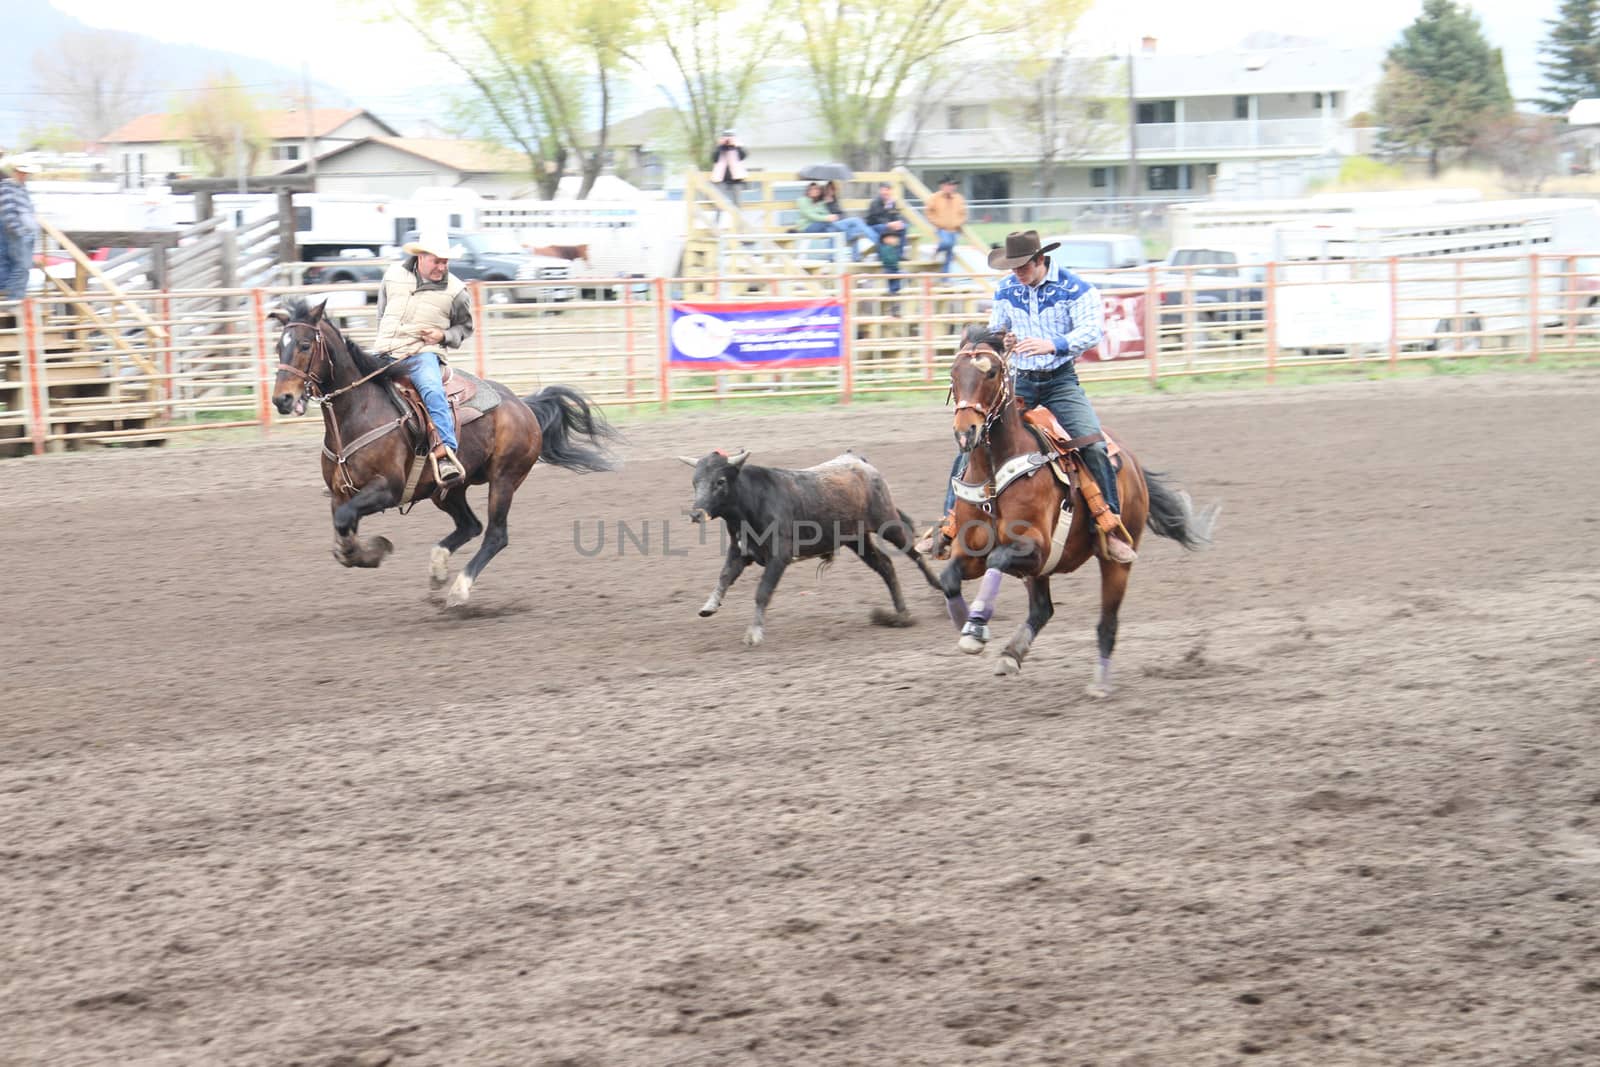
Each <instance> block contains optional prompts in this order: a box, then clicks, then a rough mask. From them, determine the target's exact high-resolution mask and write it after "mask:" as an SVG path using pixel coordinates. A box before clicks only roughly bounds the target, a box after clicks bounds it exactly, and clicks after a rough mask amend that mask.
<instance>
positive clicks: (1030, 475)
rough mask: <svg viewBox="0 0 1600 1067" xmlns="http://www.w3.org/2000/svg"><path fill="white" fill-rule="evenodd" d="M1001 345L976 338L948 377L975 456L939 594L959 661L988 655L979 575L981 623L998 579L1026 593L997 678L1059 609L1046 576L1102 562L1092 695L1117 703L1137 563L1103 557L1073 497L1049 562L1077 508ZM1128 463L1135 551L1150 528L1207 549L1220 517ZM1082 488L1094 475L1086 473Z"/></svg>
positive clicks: (969, 339) (960, 435)
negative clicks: (1117, 651) (969, 589)
mask: <svg viewBox="0 0 1600 1067" xmlns="http://www.w3.org/2000/svg"><path fill="white" fill-rule="evenodd" d="M1003 345H1004V335H1003V334H1001V333H996V332H991V331H989V330H987V329H985V328H982V327H969V328H968V329H967V331H966V333H965V334H964V335H963V337H962V341H961V350H960V351H958V352H957V353H956V358H955V362H954V364H952V366H951V368H950V383H951V385H950V390H951V395H952V396H953V397H954V398H955V400H956V414H955V422H954V429H955V436H956V444H957V446H958V447H959V448H960V449H961V451H962V452H963V453H965V454H966V456H967V469H966V474H965V477H964V478H963V479H962V481H961V484H960V485H959V486H958V497H957V501H956V510H955V519H956V523H957V527H958V534H957V536H956V539H955V543H954V545H953V546H952V550H951V558H950V565H949V566H948V567H946V568H945V570H944V572H943V573H942V574H941V575H940V581H939V584H940V588H941V589H942V590H943V592H944V594H945V597H946V599H947V600H948V603H949V608H950V615H951V618H952V619H953V620H955V622H956V625H957V626H962V627H963V634H964V635H966V636H964V637H963V639H962V648H963V651H982V645H981V644H977V643H975V642H974V641H973V639H972V636H971V634H972V628H971V626H970V624H969V613H968V609H967V605H966V601H965V600H964V599H963V598H962V596H961V582H962V580H963V579H973V578H978V577H980V576H983V577H985V579H986V580H985V583H984V587H983V589H982V591H981V592H980V600H979V601H978V602H977V603H975V604H974V605H973V609H972V614H973V616H976V615H977V614H978V613H979V611H980V608H981V610H985V611H986V610H992V602H993V597H994V594H995V592H996V591H997V589H998V586H999V576H1000V575H1001V574H1010V575H1014V576H1016V577H1018V578H1021V579H1022V580H1023V581H1024V583H1025V584H1026V585H1027V588H1028V618H1027V621H1026V622H1024V623H1023V624H1022V625H1021V626H1019V627H1018V628H1017V632H1016V634H1015V635H1014V636H1013V637H1012V638H1011V641H1010V642H1009V643H1008V644H1007V645H1006V646H1005V648H1004V649H1003V650H1002V651H1001V653H1000V661H999V663H998V664H997V665H996V667H995V673H996V674H1016V673H1017V672H1018V671H1020V670H1021V669H1022V661H1023V659H1024V658H1025V657H1026V656H1027V654H1028V649H1029V647H1030V646H1031V645H1032V644H1033V641H1034V638H1035V637H1037V636H1038V634H1039V631H1040V630H1042V629H1044V625H1045V623H1047V622H1049V621H1050V616H1051V614H1052V613H1053V612H1054V610H1055V609H1054V606H1053V605H1052V603H1051V600H1050V576H1051V575H1052V574H1066V573H1069V572H1071V571H1075V570H1077V569H1078V568H1079V567H1081V566H1083V565H1084V564H1085V563H1087V562H1088V561H1089V559H1090V558H1091V557H1097V558H1098V559H1099V561H1100V625H1099V627H1098V635H1099V639H1100V641H1099V645H1100V657H1099V662H1098V663H1097V664H1096V666H1095V673H1094V681H1093V683H1091V684H1090V686H1089V693H1090V694H1091V695H1093V696H1109V695H1110V692H1111V650H1112V648H1113V647H1114V646H1115V645H1116V641H1117V612H1118V610H1119V609H1120V608H1121V606H1122V597H1123V594H1124V593H1125V592H1126V591H1127V588H1128V575H1129V573H1130V571H1131V569H1132V568H1131V564H1125V563H1117V562H1116V561H1114V560H1111V559H1108V558H1107V557H1106V555H1105V551H1104V546H1103V544H1102V543H1101V542H1100V535H1099V534H1098V533H1097V531H1096V530H1095V524H1094V520H1093V519H1092V518H1091V516H1090V514H1089V508H1088V506H1087V505H1086V504H1085V502H1084V499H1083V494H1082V492H1081V491H1080V490H1079V489H1078V488H1077V487H1076V486H1073V488H1072V490H1071V497H1070V503H1071V505H1072V510H1071V525H1070V526H1069V527H1068V528H1067V533H1066V536H1065V543H1064V545H1063V546H1062V547H1061V548H1060V549H1059V550H1058V551H1056V552H1054V553H1053V552H1052V548H1053V547H1054V546H1053V545H1052V538H1053V537H1054V536H1055V534H1056V532H1057V531H1056V525H1057V517H1058V516H1060V515H1061V514H1062V511H1061V509H1062V506H1063V504H1064V503H1068V502H1069V500H1068V496H1067V492H1066V491H1065V490H1064V488H1063V487H1062V485H1061V483H1060V482H1059V481H1058V480H1057V478H1056V477H1055V476H1054V475H1053V474H1052V473H1050V471H1049V470H1047V469H1046V468H1045V466H1044V461H1045V459H1046V458H1047V457H1046V456H1045V454H1044V453H1042V452H1041V449H1040V445H1039V442H1038V440H1037V438H1035V437H1034V436H1033V434H1032V432H1031V431H1030V430H1028V429H1027V427H1026V426H1024V424H1023V419H1022V411H1023V408H1022V404H1021V402H1020V401H1018V400H1017V399H1016V398H1015V396H1014V395H1013V393H1012V389H1011V374H1010V366H1009V365H1008V363H1007V359H1006V354H1005V352H1004V349H1003ZM1121 458H1122V469H1121V470H1120V471H1119V472H1118V474H1117V487H1118V490H1119V494H1120V496H1121V500H1122V520H1123V524H1124V525H1125V526H1126V527H1127V529H1128V532H1129V534H1130V535H1131V536H1132V538H1133V542H1134V547H1136V548H1137V547H1138V541H1139V536H1140V534H1141V533H1142V532H1143V528H1144V527H1146V526H1148V527H1149V528H1150V529H1151V530H1152V531H1154V532H1155V533H1157V534H1159V535H1161V536H1163V537H1170V538H1172V539H1173V540H1175V541H1177V542H1178V543H1179V544H1181V545H1183V546H1184V547H1185V548H1190V549H1194V548H1198V547H1200V546H1202V545H1204V544H1207V543H1208V542H1209V541H1210V536H1211V527H1212V523H1213V520H1214V516H1215V509H1212V510H1210V511H1207V512H1205V513H1201V514H1196V512H1195V510H1194V505H1193V504H1192V503H1191V501H1190V500H1189V497H1188V495H1187V494H1186V493H1183V492H1180V491H1178V490H1175V489H1172V488H1170V487H1168V486H1167V485H1166V484H1165V483H1164V482H1163V481H1162V479H1161V477H1160V476H1159V475H1156V474H1153V473H1150V472H1148V471H1145V470H1144V469H1143V468H1141V467H1140V466H1139V461H1138V460H1137V459H1135V458H1134V456H1133V453H1131V452H1129V451H1127V450H1126V449H1123V450H1122V451H1121ZM997 472H999V473H1000V478H999V480H998V481H997V480H996V473H997ZM1079 477H1082V478H1089V477H1091V475H1090V474H1089V472H1088V471H1087V470H1086V469H1084V468H1082V467H1081V465H1080V467H1079ZM968 497H971V498H975V499H967V498H968ZM984 600H987V601H988V603H987V604H985V603H984ZM987 620H988V616H987V615H984V616H983V617H982V621H983V624H984V625H983V626H982V627H981V629H982V634H983V637H984V638H985V639H986V638H987V629H988V628H987Z"/></svg>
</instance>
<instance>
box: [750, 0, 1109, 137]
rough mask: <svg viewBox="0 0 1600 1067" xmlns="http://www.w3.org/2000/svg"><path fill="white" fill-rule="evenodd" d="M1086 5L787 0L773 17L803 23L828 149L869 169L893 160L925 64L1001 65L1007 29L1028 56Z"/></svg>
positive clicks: (1001, 74) (1021, 0)
mask: <svg viewBox="0 0 1600 1067" xmlns="http://www.w3.org/2000/svg"><path fill="white" fill-rule="evenodd" d="M1082 8H1083V4H1082V3H1074V2H1071V0H1068V2H1065V3H1063V2H1059V0H1058V2H1056V3H1047V2H1045V0H1017V2H1015V3H1012V4H982V5H971V4H965V3H961V2H959V0H905V2H903V3H897V4H887V5H885V4H880V3H877V2H875V0H831V2H828V3H816V2H815V0H785V3H784V5H782V6H781V7H779V8H777V9H776V10H775V13H774V17H777V18H781V19H787V20H789V21H791V22H792V23H797V24H798V25H799V27H800V31H801V33H802V35H803V36H802V39H801V41H800V46H801V58H802V59H803V60H804V63H805V65H806V70H807V74H808V76H809V80H810V82H811V93H812V96H813V99H814V108H815V110H816V112H817V114H818V115H819V117H820V118H821V120H822V123H823V126H824V128H825V129H826V130H827V132H828V138H829V141H830V145H829V147H830V148H831V149H832V151H833V152H834V153H835V155H836V157H837V158H838V159H840V160H841V161H842V162H844V163H847V164H849V165H850V166H852V167H856V168H858V169H869V168H874V167H887V166H889V165H890V164H891V163H892V162H893V160H894V155H895V153H894V151H893V145H892V144H891V142H890V139H889V126H890V122H891V121H892V120H893V118H894V117H895V115H896V114H898V113H899V111H900V110H901V108H902V106H903V104H904V103H905V97H904V94H906V93H907V92H909V91H910V90H911V88H912V87H914V86H916V85H918V84H919V81H918V79H917V77H916V74H917V73H918V72H919V71H926V70H929V69H933V70H938V69H950V68H952V67H956V66H961V67H967V66H971V65H974V64H978V65H985V66H987V65H992V64H995V62H996V61H995V55H996V54H997V53H998V52H1000V51H1001V50H1000V49H999V48H998V47H997V44H998V42H999V41H1000V40H1001V39H1004V38H1007V37H1014V38H1016V40H1017V42H1018V47H1020V48H1021V49H1022V51H1021V53H1020V54H1031V53H1033V52H1034V51H1036V50H1037V41H1038V40H1044V39H1054V38H1055V36H1056V33H1057V28H1058V27H1059V26H1061V25H1063V24H1065V25H1070V22H1071V20H1072V19H1073V18H1075V17H1076V15H1077V13H1078V12H1079V11H1080V10H1082ZM995 69H996V77H997V78H1000V79H1004V78H1005V77H1006V76H1007V75H1006V72H1005V70H1004V69H1003V66H999V65H997V66H996V67H995Z"/></svg>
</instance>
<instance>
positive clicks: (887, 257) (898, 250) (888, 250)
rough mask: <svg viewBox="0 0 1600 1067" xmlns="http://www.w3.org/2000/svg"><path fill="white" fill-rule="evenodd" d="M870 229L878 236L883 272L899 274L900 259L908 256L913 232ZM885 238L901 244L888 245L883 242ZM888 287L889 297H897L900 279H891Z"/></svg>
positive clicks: (881, 227)
mask: <svg viewBox="0 0 1600 1067" xmlns="http://www.w3.org/2000/svg"><path fill="white" fill-rule="evenodd" d="M868 228H869V229H870V230H871V231H872V232H873V233H875V234H876V235H877V236H878V262H879V263H882V264H883V272H884V273H885V274H889V275H894V274H899V273H900V258H901V257H902V256H904V255H905V254H906V251H907V249H906V238H908V237H910V236H911V231H910V230H905V229H901V230H891V229H889V227H888V226H887V225H878V226H871V227H868ZM885 237H893V238H895V239H896V240H897V241H898V242H899V243H898V244H887V243H885V242H884V241H883V238H885ZM888 287H889V295H890V296H893V295H895V294H896V293H898V292H899V291H900V279H899V278H894V277H891V278H890V279H889V281H888Z"/></svg>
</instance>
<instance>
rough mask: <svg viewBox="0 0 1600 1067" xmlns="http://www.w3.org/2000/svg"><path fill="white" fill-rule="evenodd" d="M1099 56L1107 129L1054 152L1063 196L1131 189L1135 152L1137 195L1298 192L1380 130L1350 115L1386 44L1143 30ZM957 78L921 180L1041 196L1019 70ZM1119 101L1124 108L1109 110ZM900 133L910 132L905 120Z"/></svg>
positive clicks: (921, 153)
mask: <svg viewBox="0 0 1600 1067" xmlns="http://www.w3.org/2000/svg"><path fill="white" fill-rule="evenodd" d="M1102 63H1103V64H1104V65H1105V67H1106V75H1107V76H1105V77H1102V79H1101V81H1102V84H1104V85H1105V88H1104V89H1103V90H1102V91H1103V92H1105V93H1106V95H1107V97H1108V98H1110V100H1108V103H1107V106H1106V108H1105V109H1104V113H1105V114H1106V116H1107V118H1106V119H1105V120H1102V121H1103V122H1105V123H1107V125H1106V128H1105V129H1104V130H1103V134H1102V136H1100V137H1098V138H1089V139H1087V140H1089V141H1091V142H1092V147H1091V148H1090V149H1089V150H1087V151H1084V152H1083V154H1081V155H1080V156H1078V157H1077V158H1074V159H1072V160H1070V161H1068V162H1067V163H1065V164H1058V169H1057V175H1056V182H1055V188H1054V190H1053V195H1054V196H1057V197H1080V196H1081V197H1095V198H1100V197H1113V196H1127V195H1128V193H1129V189H1128V168H1129V159H1130V155H1135V156H1136V168H1137V174H1138V188H1137V189H1136V190H1133V192H1135V193H1136V194H1137V195H1141V196H1183V195H1186V194H1187V195H1196V196H1208V195H1219V196H1230V195H1231V196H1293V195H1299V194H1300V193H1301V192H1303V191H1304V187H1305V184H1306V182H1307V181H1308V180H1310V179H1311V178H1313V177H1320V176H1323V175H1324V174H1325V173H1327V172H1328V171H1329V170H1332V171H1335V172H1336V171H1337V168H1338V163H1339V159H1340V158H1341V157H1343V156H1347V155H1355V154H1364V153H1365V152H1366V151H1367V150H1368V149H1370V147H1371V140H1372V135H1373V133H1374V132H1375V131H1372V130H1367V129H1356V128H1352V127H1351V126H1350V124H1349V123H1350V120H1351V119H1352V118H1354V117H1355V116H1356V115H1358V114H1360V113H1361V112H1364V111H1367V110H1368V109H1370V108H1371V106H1372V99H1373V95H1374V93H1375V91H1376V88H1377V84H1378V81H1379V79H1380V78H1381V77H1382V73H1383V70H1382V68H1383V53H1382V50H1381V49H1376V48H1335V47H1332V46H1328V45H1300V46H1295V47H1279V48H1264V49H1237V50H1233V51H1224V52H1213V53H1208V54H1205V55H1182V54H1177V53H1173V54H1166V53H1161V52H1159V51H1157V50H1156V47H1155V42H1154V41H1153V40H1151V39H1146V41H1145V50H1144V51H1143V52H1141V53H1139V54H1136V55H1134V56H1132V57H1131V59H1130V58H1129V57H1121V58H1112V59H1108V60H1104V61H1102ZM1130 75H1131V78H1132V83H1133V98H1134V99H1133V115H1132V116H1131V117H1132V120H1133V121H1132V122H1131V123H1126V112H1127V105H1126V104H1123V103H1122V102H1121V100H1120V99H1118V98H1119V97H1121V96H1125V95H1126V93H1127V89H1128V79H1129V77H1130ZM962 82H963V84H961V85H959V86H956V87H954V88H953V91H952V92H951V93H950V94H949V95H948V96H947V98H946V100H945V102H944V104H943V106H942V108H940V109H938V110H936V111H935V113H934V114H933V115H932V116H931V121H928V122H925V123H924V124H923V128H922V129H921V130H919V131H917V133H916V137H915V142H914V144H913V145H912V146H911V149H910V153H909V156H908V159H907V163H908V165H909V166H910V167H911V168H912V169H913V170H916V171H918V172H919V173H920V174H921V175H922V176H923V178H924V180H937V178H938V176H940V175H941V174H943V173H945V172H954V173H956V174H958V175H960V176H962V177H964V178H965V179H966V181H964V183H963V184H964V186H965V187H966V189H967V192H968V195H969V196H972V197H974V198H976V199H987V200H1004V199H1017V200H1025V199H1028V198H1030V197H1036V196H1038V195H1039V193H1038V190H1037V189H1036V187H1035V178H1036V176H1037V161H1038V159H1039V156H1040V136H1041V134H1040V133H1039V131H1038V128H1037V126H1032V125H1030V124H1028V123H1027V122H1025V121H1023V119H1022V112H1021V110H1020V108H1019V107H1018V106H1017V105H1016V103H1015V100H1016V96H1015V95H1014V94H1016V93H1017V92H1018V89H1019V86H1018V85H1017V83H1016V81H1015V79H1005V78H996V77H994V76H993V75H992V74H991V73H989V72H988V71H985V70H981V69H979V68H974V69H973V72H972V73H971V74H969V75H967V76H965V77H964V78H963V79H962ZM1007 94H1012V95H1007ZM1111 101H1116V102H1115V103H1112V102H1111ZM1115 112H1121V114H1116V115H1114V118H1113V114H1114V113H1115ZM1113 122H1114V123H1115V125H1111V123H1113ZM1130 126H1131V128H1132V131H1133V140H1134V145H1133V148H1134V152H1132V153H1130V146H1129V143H1128V142H1129V134H1128V129H1129V127H1130ZM900 133H901V135H902V136H904V135H906V134H909V130H908V129H907V128H906V124H904V123H902V125H901V128H900ZM1082 140H1085V139H1082V138H1080V142H1081V141H1082Z"/></svg>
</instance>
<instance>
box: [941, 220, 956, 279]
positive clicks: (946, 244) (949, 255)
mask: <svg viewBox="0 0 1600 1067" xmlns="http://www.w3.org/2000/svg"><path fill="white" fill-rule="evenodd" d="M959 236H960V234H958V233H956V231H954V230H940V231H939V252H940V254H941V255H943V256H944V266H942V267H940V268H939V270H940V271H941V272H943V273H945V274H949V273H950V261H951V260H953V259H954V258H955V255H956V238H958V237H959Z"/></svg>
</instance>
